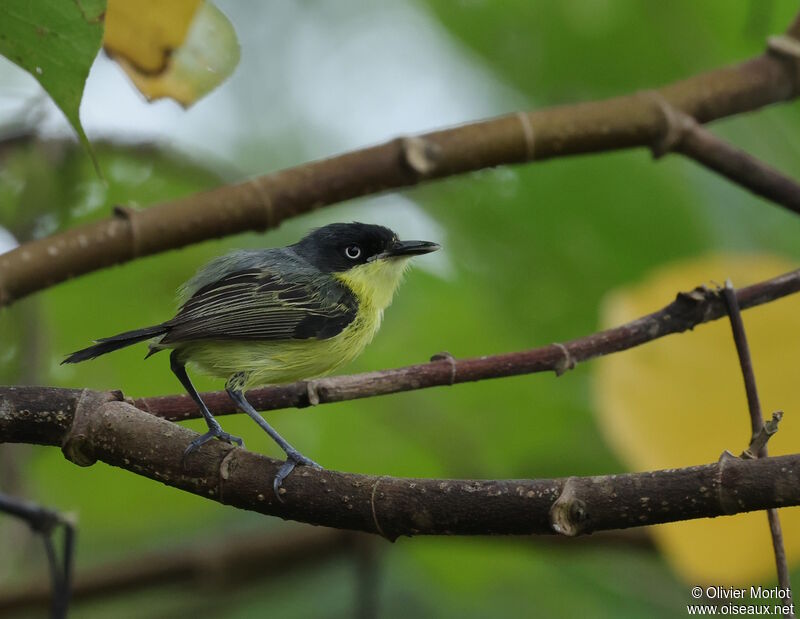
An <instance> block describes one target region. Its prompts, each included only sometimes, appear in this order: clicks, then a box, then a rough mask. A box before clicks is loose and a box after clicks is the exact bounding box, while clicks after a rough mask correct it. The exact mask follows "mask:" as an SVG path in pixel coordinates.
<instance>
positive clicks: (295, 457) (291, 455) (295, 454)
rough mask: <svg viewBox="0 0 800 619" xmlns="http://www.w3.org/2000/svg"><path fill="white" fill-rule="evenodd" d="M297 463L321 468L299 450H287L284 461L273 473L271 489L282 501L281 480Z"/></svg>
mask: <svg viewBox="0 0 800 619" xmlns="http://www.w3.org/2000/svg"><path fill="white" fill-rule="evenodd" d="M298 465H299V466H310V467H313V468H315V469H322V467H321V466H320V465H319V464H317V463H316V462H314V461H313V460H312V459H311V458H306V457H305V456H304V455H303V454H301V453H300V452H299V451H289V452H287V453H286V462H284V463H283V464H282V465H281V468H279V469H278V472H277V473H276V474H275V481H273V482H272V489H273V491H274V492H275V496H276V497H277V499H278V500H279V501H281V502H283V499H282V498H281V493H280V489H281V486H282V485H283V480H284V479H286V478H287V477H288V476H289V475H290V474H291V472H292V471H293V470H294V469H295V467H296V466H298Z"/></svg>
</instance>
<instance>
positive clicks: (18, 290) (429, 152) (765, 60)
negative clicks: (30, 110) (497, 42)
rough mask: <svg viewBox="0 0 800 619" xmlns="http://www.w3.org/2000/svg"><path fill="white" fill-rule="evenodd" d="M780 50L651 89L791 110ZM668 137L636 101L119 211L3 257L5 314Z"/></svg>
mask: <svg viewBox="0 0 800 619" xmlns="http://www.w3.org/2000/svg"><path fill="white" fill-rule="evenodd" d="M790 34H791V33H790ZM785 38H787V37H785ZM784 47H785V46H784ZM781 49H783V47H780V46H778V47H775V46H774V45H773V46H772V47H771V48H770V51H769V52H768V53H765V54H762V55H761V56H758V57H757V58H754V59H752V60H749V61H747V62H744V63H741V64H739V65H736V66H732V67H725V68H722V69H717V70H716V71H711V72H709V73H705V74H701V75H697V76H694V77H691V78H689V79H686V80H683V81H680V82H676V83H674V84H670V85H667V86H664V87H662V88H660V89H658V90H657V91H650V92H658V96H659V98H660V99H662V100H663V101H665V102H666V103H667V104H668V106H670V108H672V109H675V110H677V111H679V112H681V113H683V114H686V115H688V116H690V117H692V118H694V119H695V120H696V121H697V122H700V123H706V122H710V121H712V120H715V119H718V118H723V117H725V116H731V115H733V114H740V113H743V112H748V111H752V110H755V109H758V108H761V107H763V106H765V105H770V104H773V103H777V102H780V101H786V100H789V99H792V98H794V97H796V96H797V94H798V89H800V84H799V83H798V79H797V72H798V62H797V60H796V59H794V58H793V57H792V56H791V54H786V53H782V52H780V51H779V50H781ZM663 133H664V116H663V113H662V110H661V109H660V106H658V105H656V104H654V102H653V98H652V97H651V96H643V93H636V94H632V95H628V96H623V97H617V98H614V99H608V100H605V101H597V102H588V103H580V104H576V105H565V106H559V107H555V108H549V109H544V110H539V111H534V112H519V113H515V114H510V115H508V116H503V117H500V118H495V119H491V120H484V121H480V122H476V123H471V124H466V125H462V126H459V127H455V128H451V129H444V130H440V131H434V132H431V133H427V134H423V135H419V136H415V137H410V138H408V137H407V138H399V139H395V140H392V141H390V142H387V143H385V144H381V145H378V146H373V147H370V148H365V149H362V150H357V151H352V152H349V153H345V154H342V155H339V156H336V157H332V158H330V159H325V160H321V161H316V162H312V163H307V164H304V165H300V166H297V167H294V168H289V169H286V170H283V171H280V172H275V173H273V174H268V175H266V176H261V177H258V178H255V179H252V180H249V181H246V182H243V183H239V184H235V185H228V186H224V187H220V188H218V189H215V190H213V191H208V192H204V193H200V194H196V195H192V196H189V197H186V198H182V199H180V200H176V201H172V202H166V203H161V204H157V205H153V206H151V207H149V208H147V209H144V210H141V211H136V210H133V209H129V208H118V209H116V210H115V212H114V216H112V217H110V218H109V219H105V220H102V221H99V222H94V223H91V224H87V225H83V226H78V227H76V228H73V229H71V230H67V231H65V232H61V233H58V234H55V235H53V236H50V237H47V238H44V239H39V240H35V241H31V242H28V243H24V244H23V245H21V246H20V247H18V248H17V249H15V250H13V251H10V252H8V253H6V254H3V255H1V256H0V305H4V304H9V303H12V302H13V301H15V300H17V299H20V298H22V297H24V296H26V295H28V294H31V293H32V292H35V291H37V290H42V289H43V288H46V287H48V286H52V285H54V284H57V283H59V282H62V281H65V280H66V279H69V278H71V277H75V276H78V275H82V274H85V273H89V272H92V271H95V270H98V269H102V268H105V267H108V266H111V265H114V264H118V263H121V262H127V261H129V260H133V259H135V258H138V257H141V256H147V255H151V254H154V253H158V252H161V251H166V250H168V249H174V248H177V247H183V246H185V245H189V244H191V243H197V242H199V241H203V240H206V239H209V238H216V237H220V236H225V235H229V234H235V233H237V232H244V231H246V230H259V231H263V230H267V229H270V228H274V227H276V226H277V225H278V224H280V222H282V221H284V220H285V219H288V218H290V217H294V216H296V215H300V214H302V213H305V212H308V211H310V210H313V209H317V208H320V207H323V206H326V205H330V204H335V203H337V202H342V201H344V200H349V199H352V198H356V197H360V196H365V195H370V194H375V193H379V192H383V191H387V190H390V189H397V188H400V187H410V186H413V185H416V184H418V183H420V182H423V181H428V180H432V179H437V178H444V177H447V176H452V175H455V174H463V173H466V172H470V171H474V170H479V169H483V168H489V167H494V166H498V165H505V164H516V163H523V162H527V161H534V160H543V159H550V158H554V157H564V156H568V155H576V154H582V153H597V152H603V151H610V150H617V149H623V148H634V147H650V146H652V145H653V144H655V143H657V142H658V141H659V140H661V139H662V138H663Z"/></svg>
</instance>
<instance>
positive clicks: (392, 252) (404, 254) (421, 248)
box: [375, 241, 441, 258]
mask: <svg viewBox="0 0 800 619" xmlns="http://www.w3.org/2000/svg"><path fill="white" fill-rule="evenodd" d="M440 247H441V246H440V245H439V244H438V243H431V242H430V241H395V242H394V243H393V244H392V245H391V247H387V248H386V249H385V250H384V251H382V252H381V253H380V254H378V255H377V256H375V258H408V257H410V256H421V255H422V254H429V253H431V252H432V251H436V250H437V249H439V248H440Z"/></svg>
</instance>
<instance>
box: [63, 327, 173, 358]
mask: <svg viewBox="0 0 800 619" xmlns="http://www.w3.org/2000/svg"><path fill="white" fill-rule="evenodd" d="M166 332H167V327H165V326H164V325H154V326H152V327H145V328H144V329H134V330H133V331H126V332H125V333H120V334H119V335H114V336H112V337H104V338H103V339H101V340H97V342H96V343H95V344H94V346H89V347H88V348H84V349H83V350H78V351H76V352H74V353H72V354H71V355H69V356H68V357H67V358H66V359H64V360H63V361H62V362H61V363H62V364H64V363H80V362H81V361H86V360H87V359H94V358H95V357H99V356H100V355H104V354H106V353H108V352H113V351H115V350H119V349H120V348H125V347H126V346H130V345H131V344H136V343H137V342H142V341H144V340H149V339H150V338H151V337H155V336H157V335H163V334H164V333H166Z"/></svg>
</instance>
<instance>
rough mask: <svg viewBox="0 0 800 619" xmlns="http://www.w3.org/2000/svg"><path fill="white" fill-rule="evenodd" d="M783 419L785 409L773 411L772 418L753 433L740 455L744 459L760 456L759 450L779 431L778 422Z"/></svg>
mask: <svg viewBox="0 0 800 619" xmlns="http://www.w3.org/2000/svg"><path fill="white" fill-rule="evenodd" d="M781 419H783V411H775V412H774V413H772V419H770V420H769V421H765V422H764V423H763V424H762V425H761V427H760V428H759V430H758V432H756V433H755V434H753V438H752V439H751V440H750V445H748V447H747V449H745V450H744V451H743V452H742V455H741V456H739V457H740V458H742V459H743V460H754V459H756V458H758V454H759V452H760V451H761V450H762V449H763V448H764V447H766V445H767V441H769V439H770V438H772V435H773V434H775V433H776V432H777V431H778V424H779V423H780V422H781Z"/></svg>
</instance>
